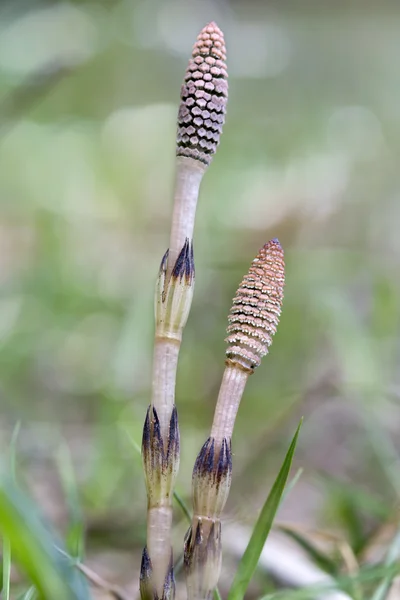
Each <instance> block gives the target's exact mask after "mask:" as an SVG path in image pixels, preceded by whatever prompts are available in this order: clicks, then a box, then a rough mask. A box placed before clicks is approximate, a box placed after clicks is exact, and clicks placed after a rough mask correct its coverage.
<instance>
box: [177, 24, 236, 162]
mask: <svg viewBox="0 0 400 600" xmlns="http://www.w3.org/2000/svg"><path fill="white" fill-rule="evenodd" d="M225 60H226V50H225V40H224V35H223V33H222V31H221V30H220V29H219V27H218V25H217V24H216V23H214V22H212V23H209V24H208V25H206V26H205V27H204V28H203V29H202V30H201V32H200V34H199V35H198V37H197V41H196V43H195V45H194V46H193V51H192V57H191V59H190V60H189V65H188V67H187V70H186V75H185V80H184V82H183V85H182V90H181V103H180V107H179V113H178V132H177V146H176V154H177V156H186V157H188V158H192V159H194V160H198V161H200V162H202V163H204V164H205V165H209V164H210V162H211V160H212V158H213V155H214V154H215V151H216V149H217V146H218V144H219V141H220V136H221V132H222V127H223V124H224V120H225V112H226V105H227V101H228V81H227V80H228V73H227V68H226V64H225Z"/></svg>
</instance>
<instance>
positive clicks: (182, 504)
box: [174, 490, 192, 525]
mask: <svg viewBox="0 0 400 600" xmlns="http://www.w3.org/2000/svg"><path fill="white" fill-rule="evenodd" d="M174 498H175V501H176V503H177V504H178V506H179V507H180V509H181V511H182V512H183V514H184V515H185V517H186V519H187V522H188V523H189V525H190V524H191V522H192V515H191V514H190V510H189V508H188V506H187V504H186V502H185V501H184V499H183V498H182V497H181V495H180V494H178V492H175V490H174Z"/></svg>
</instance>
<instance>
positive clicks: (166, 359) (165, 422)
mask: <svg viewBox="0 0 400 600" xmlns="http://www.w3.org/2000/svg"><path fill="white" fill-rule="evenodd" d="M179 349H180V343H179V342H177V341H175V340H170V339H163V338H156V340H155V344H154V359H153V381H152V396H151V403H152V405H153V406H154V408H155V409H156V410H157V414H158V418H159V420H160V429H161V436H162V438H163V440H164V447H165V446H166V441H167V434H168V428H169V424H170V420H171V413H172V409H173V407H174V404H175V380H176V369H177V367H178V357H179Z"/></svg>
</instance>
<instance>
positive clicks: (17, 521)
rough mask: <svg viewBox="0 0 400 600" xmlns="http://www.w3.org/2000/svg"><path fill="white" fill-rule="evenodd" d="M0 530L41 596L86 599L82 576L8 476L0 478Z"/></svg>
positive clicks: (86, 589) (85, 588)
mask: <svg viewBox="0 0 400 600" xmlns="http://www.w3.org/2000/svg"><path fill="white" fill-rule="evenodd" d="M0 532H1V534H2V535H3V539H4V538H7V539H8V540H9V542H10V546H11V548H12V552H13V557H14V558H15V561H16V562H17V563H18V564H19V565H20V566H21V568H22V569H23V570H24V571H25V572H26V574H27V575H28V576H29V578H30V579H31V581H32V583H33V584H34V585H35V587H36V589H37V590H38V592H39V595H40V596H41V597H43V598H57V600H89V599H90V595H89V590H88V587H87V584H86V581H85V580H84V578H83V576H82V575H81V574H80V573H79V572H78V571H77V570H76V569H75V568H74V566H73V565H71V564H70V561H68V560H66V559H65V558H64V557H61V556H60V554H59V552H57V550H56V547H55V546H56V544H58V545H60V543H59V541H58V540H57V539H56V538H55V537H54V536H53V535H52V534H51V533H50V531H49V530H48V529H47V528H46V527H45V526H44V524H43V523H42V521H41V519H40V518H39V516H38V514H37V512H36V508H35V505H34V504H33V503H32V502H31V501H30V500H29V498H27V497H26V496H25V495H24V494H23V493H22V492H21V491H20V490H19V488H18V487H17V486H16V485H15V483H14V482H13V481H12V479H11V478H7V477H4V476H2V477H1V478H0Z"/></svg>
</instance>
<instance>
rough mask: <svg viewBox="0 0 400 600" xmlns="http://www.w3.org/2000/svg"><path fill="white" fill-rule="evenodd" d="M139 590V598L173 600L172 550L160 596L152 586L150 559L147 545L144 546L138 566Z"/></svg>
mask: <svg viewBox="0 0 400 600" xmlns="http://www.w3.org/2000/svg"><path fill="white" fill-rule="evenodd" d="M139 590H140V597H141V600H174V598H175V577H174V566H173V560H172V552H171V558H170V563H169V568H168V572H167V574H166V576H165V581H164V585H163V593H162V595H161V596H159V595H158V594H157V592H156V589H155V587H154V583H153V566H152V564H151V559H150V556H149V553H148V550H147V546H145V548H144V550H143V553H142V563H141V567H140V580H139Z"/></svg>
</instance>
